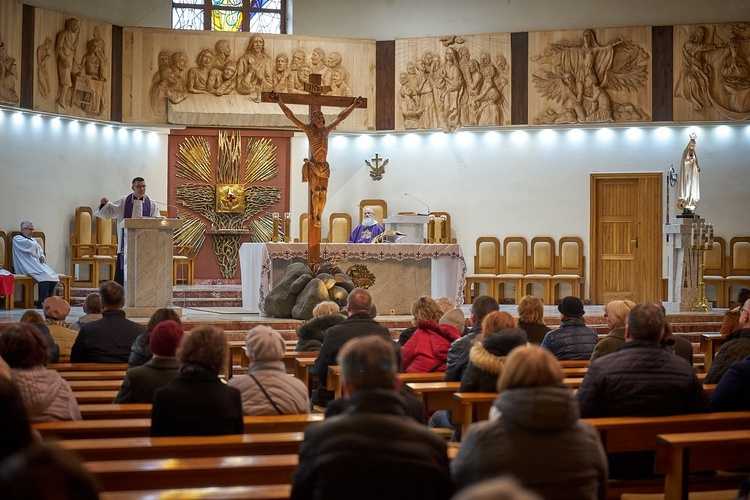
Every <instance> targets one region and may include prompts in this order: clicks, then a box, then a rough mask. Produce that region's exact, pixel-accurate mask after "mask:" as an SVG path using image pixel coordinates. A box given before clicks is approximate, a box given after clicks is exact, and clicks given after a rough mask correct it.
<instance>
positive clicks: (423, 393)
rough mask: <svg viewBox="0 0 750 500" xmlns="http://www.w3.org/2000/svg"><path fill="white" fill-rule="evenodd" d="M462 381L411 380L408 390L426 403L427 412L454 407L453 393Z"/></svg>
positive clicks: (407, 385) (407, 386)
mask: <svg viewBox="0 0 750 500" xmlns="http://www.w3.org/2000/svg"><path fill="white" fill-rule="evenodd" d="M460 385H461V382H409V383H407V384H406V390H407V391H409V392H411V393H412V394H413V395H414V396H415V397H418V398H419V399H421V400H422V402H423V403H424V406H425V409H426V410H427V413H428V414H429V413H432V412H435V411H438V410H450V409H451V408H453V394H454V393H455V392H456V391H457V390H458V388H459V386H460Z"/></svg>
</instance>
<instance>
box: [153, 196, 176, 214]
mask: <svg viewBox="0 0 750 500" xmlns="http://www.w3.org/2000/svg"><path fill="white" fill-rule="evenodd" d="M149 200H151V203H156V204H157V205H162V206H165V207H167V208H174V210H175V217H178V218H179V217H180V208H179V207H178V206H176V205H170V204H169V203H163V202H161V201H156V200H153V199H151V198H149Z"/></svg>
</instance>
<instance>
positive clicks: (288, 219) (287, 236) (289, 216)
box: [284, 212, 292, 243]
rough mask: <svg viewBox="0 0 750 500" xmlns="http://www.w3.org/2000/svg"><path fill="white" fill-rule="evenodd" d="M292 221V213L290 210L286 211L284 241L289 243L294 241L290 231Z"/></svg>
mask: <svg viewBox="0 0 750 500" xmlns="http://www.w3.org/2000/svg"><path fill="white" fill-rule="evenodd" d="M291 223H292V214H290V213H289V212H284V242H285V243H289V242H290V241H292V237H291V233H290V231H289V228H290V226H291Z"/></svg>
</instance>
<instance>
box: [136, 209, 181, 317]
mask: <svg viewBox="0 0 750 500" xmlns="http://www.w3.org/2000/svg"><path fill="white" fill-rule="evenodd" d="M124 223H125V224H124V225H125V306H126V307H125V314H126V315H127V316H128V317H129V318H148V317H150V316H151V315H152V314H153V313H154V311H156V310H157V309H159V308H162V307H171V306H172V233H173V232H174V230H175V229H178V228H179V227H180V226H182V221H181V220H180V219H154V218H143V219H125V221H124ZM175 312H177V314H179V315H182V309H181V308H175Z"/></svg>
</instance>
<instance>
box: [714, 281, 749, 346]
mask: <svg viewBox="0 0 750 500" xmlns="http://www.w3.org/2000/svg"><path fill="white" fill-rule="evenodd" d="M748 299H750V288H741V289H740V291H739V292H737V305H736V306H735V307H734V308H732V309H730V310H728V311H727V312H726V314H725V315H724V319H722V320H721V329H720V330H719V333H720V334H721V336H722V337H729V335H731V334H732V333H734V332H736V331H738V330H739V329H740V312H741V311H742V306H743V305H744V304H745V301H746V300H748Z"/></svg>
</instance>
